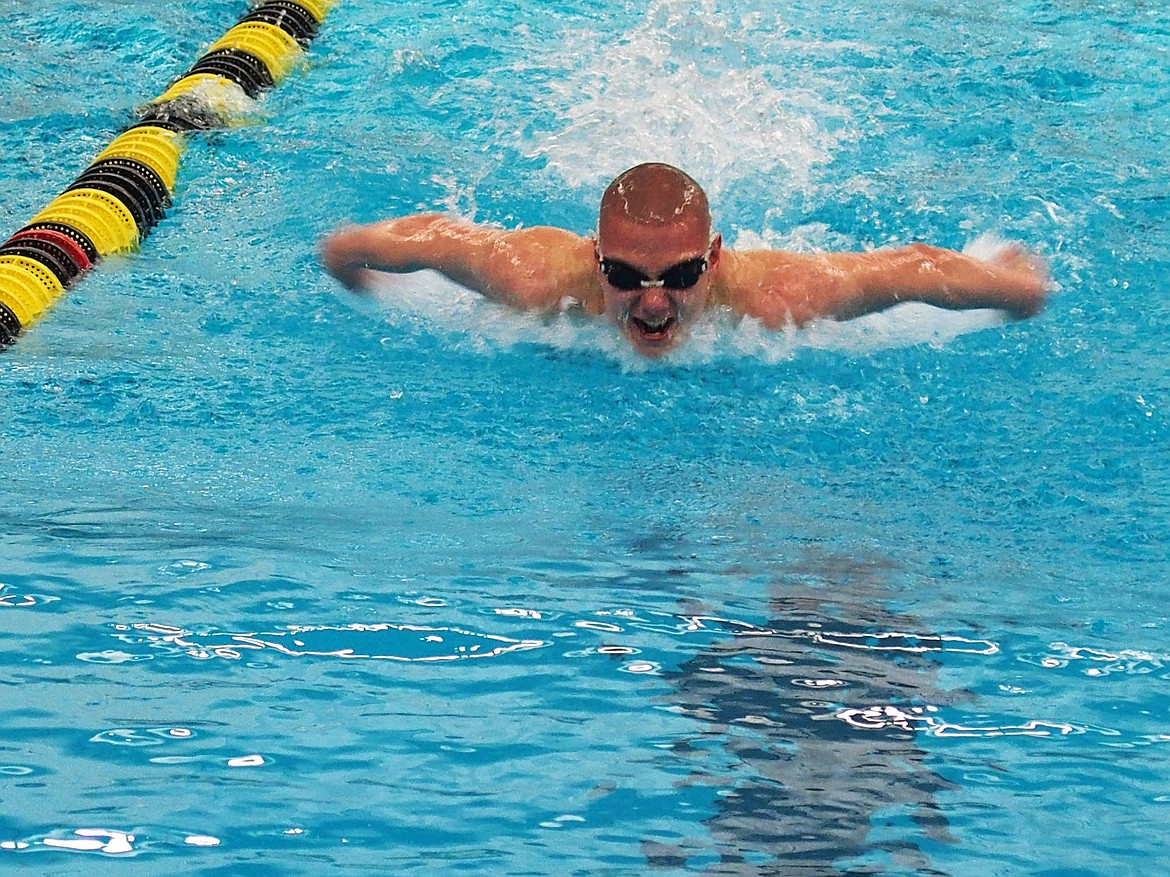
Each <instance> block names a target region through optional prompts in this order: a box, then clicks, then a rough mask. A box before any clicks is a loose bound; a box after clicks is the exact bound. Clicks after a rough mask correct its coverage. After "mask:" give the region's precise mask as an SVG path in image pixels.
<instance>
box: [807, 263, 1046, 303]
mask: <svg viewBox="0 0 1170 877" xmlns="http://www.w3.org/2000/svg"><path fill="white" fill-rule="evenodd" d="M812 258H819V259H821V260H823V269H824V270H825V272H826V276H827V277H828V278H829V280H828V282H824V283H821V284H819V288H820V290H821V292H822V300H821V301H819V302H813V303H810V304H813V305H814V309H818V310H820V311H821V315H823V316H830V317H835V318H837V319H849V318H851V317H857V316H861V315H862V314H867V313H871V312H873V311H879V310H884V309H885V308H889V307H892V306H893V305H896V304H899V303H900V302H906V301H919V302H925V303H926V304H930V305H934V306H936V307H940V308H948V309H951V310H967V309H973V308H996V309H999V310H1003V311H1006V312H1007V313H1009V314H1010V315H1011V316H1012V317H1014V318H1016V319H1023V318H1025V317H1031V316H1034V315H1035V314H1037V313H1039V312H1040V310H1041V309H1042V308H1043V307H1044V302H1045V299H1046V297H1047V294H1048V292H1049V289H1050V286H1051V284H1050V281H1049V277H1048V270H1047V266H1046V264H1045V262H1044V260H1043V259H1041V258H1040V257H1039V256H1036V255H1033V254H1032V253H1029V252H1028V251H1027V250H1025V249H1024V248H1023V247H1021V246H1019V245H1017V244H1011V245H1008V246H1006V247H1004V248H1003V249H1001V250H1000V252H999V253H997V254H996V255H995V256H994V257H992V258H991V259H989V260H987V261H983V260H980V259H974V258H972V257H970V256H966V255H964V254H962V253H958V252H955V251H954V250H946V249H943V248H941V247H932V246H929V245H927V244H912V245H911V246H908V247H903V248H900V249H894V250H876V251H874V252H870V253H841V254H827V255H824V256H820V257H812Z"/></svg>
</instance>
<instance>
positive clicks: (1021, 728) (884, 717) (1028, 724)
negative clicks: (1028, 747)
mask: <svg viewBox="0 0 1170 877" xmlns="http://www.w3.org/2000/svg"><path fill="white" fill-rule="evenodd" d="M835 717H836V718H837V719H840V720H841V721H843V722H845V723H846V724H847V725H850V726H851V727H854V728H858V729H859V730H863V731H884V730H889V729H897V730H901V731H912V732H915V733H920V734H926V735H927V736H930V737H1066V736H1069V735H1077V734H1088V733H1093V734H1100V735H1103V736H1107V737H1119V736H1121V732H1120V731H1116V730H1114V729H1112V728H1103V727H1094V726H1092V725H1075V724H1072V723H1070V722H1048V721H1042V720H1039V719H1029V720H1027V721H1024V722H1019V723H1018V724H1002V725H996V724H965V723H962V722H956V721H951V720H949V719H947V718H945V717H943V716H941V715H940V714H939V708H938V707H936V706H916V707H899V706H893V705H891V704H884V705H877V706H871V707H866V708H865V709H844V710H838V711H837V713H836V714H835Z"/></svg>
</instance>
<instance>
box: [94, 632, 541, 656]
mask: <svg viewBox="0 0 1170 877" xmlns="http://www.w3.org/2000/svg"><path fill="white" fill-rule="evenodd" d="M115 630H117V631H118V634H117V635H118V638H119V639H121V640H122V641H123V642H127V643H131V644H135V645H137V644H145V645H147V646H148V647H150V648H151V649H152V650H160V651H163V652H166V653H170V654H184V655H186V656H187V657H190V658H196V659H198V660H209V659H213V658H223V659H227V660H239V659H241V658H242V657H243V656H244V655H246V654H249V653H253V652H259V651H271V652H276V653H279V654H282V655H287V656H290V657H323V658H354V659H360V658H365V659H371V660H382V661H459V660H465V659H469V658H494V657H499V656H500V655H506V654H510V653H512V652H525V651H530V650H532V649H538V648H541V647H543V646H544V645H546V644H545V643H544V642H543V641H542V640H536V639H526V640H518V639H512V638H510V637H505V636H499V635H496V634H490V633H481V632H476V631H469V630H461V629H459V628H455V627H435V626H424V625H414V624H389V623H379V624H347V625H340V626H332V625H297V626H291V627H289V628H288V629H287V630H283V631H270V632H260V633H224V632H214V633H206V634H196V633H193V632H191V631H188V630H184V629H183V628H179V627H171V626H169V625H164V624H132V625H124V624H119V625H115ZM109 654H110V653H107V652H103V653H100V655H98V656H94V655H91V654H80V655H78V656H77V657H78V658H79V659H81V660H87V661H93V660H100V661H102V662H109V661H110V658H109ZM117 654H118V656H119V658H118V660H119V661H124V660H149V659H150V657H151V656H150V655H149V654H145V655H125V656H123V654H124V653H117Z"/></svg>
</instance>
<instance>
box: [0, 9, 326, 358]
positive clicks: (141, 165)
mask: <svg viewBox="0 0 1170 877" xmlns="http://www.w3.org/2000/svg"><path fill="white" fill-rule="evenodd" d="M335 2H336V0H261V2H259V3H256V4H255V5H253V6H251V7H250V8H249V9H248V11H247V12H246V13H245V14H244V15H243V16H241V17H240V19H239V20H238V21H237V22H236V24H235V25H234V26H233V27H231V28H230V29H229V30H228V31H227V32H226V33H224V35H223V36H222V37H220V38H219V39H218V40H216V41H215V42H214V43H212V44H211V46H210V47H209V48H208V49H207V51H206V52H204V54H203V55H201V56H200V57H199V59H198V60H197V61H196V62H195V63H194V64H193V65H192V66H191V67H190V69H188V70H187V71H186V72H185V73H184V74H183V75H182V76H179V77H178V78H177V79H175V80H174V81H173V82H172V83H171V84H170V85H169V86H168V87H167V88H166V90H165V91H163V92H162V93H161V94H160V95H159V96H158V97H156V98H154V99H153V100H151V101H150V102H149V103H147V104H146V106H145V107H144V108H143V110H142V111H141V114H140V115H141V118H140V119H139V120H138V121H137V122H135V123H134V124H132V125H129V126H128V127H127V128H126V129H125V130H123V131H122V133H120V134H119V135H118V136H116V137H115V138H114V139H113V140H112V141H111V142H110V144H109V145H108V146H107V147H106V148H105V149H103V150H102V151H101V152H99V153H98V154H97V156H96V157H95V158H94V159H93V161H91V162H90V164H89V166H88V167H86V169H85V170H84V171H83V172H82V173H81V174H80V176H78V177H77V179H76V180H74V181H73V182H72V183H70V184H69V185H68V186H66V187H65V190H64V191H62V192H61V194H59V195H58V196H57V197H56V198H54V199H53V200H52V201H50V202H49V203H48V204H47V205H46V206H45V208H44V209H43V210H41V211H40V212H39V213H37V214H36V215H35V216H33V217H32V218H31V219H30V220H29V221H28V222H27V223H26V224H25V225H24V226H23V227H22V228H21V229H20V230H18V231H17V232H16V233H15V234H13V235H12V236H11V237H10V238H8V240H6V241H5V242H4V243H3V244H0V348H3V347H5V346H7V345H9V344H11V343H12V342H13V341H15V340H16V338H17V337H18V336H19V335H20V334H21V332H23V331H24V330H25V329H26V328H27V327H28V326H30V325H31V324H32V323H33V322H35V321H36V320H37V319H38V318H39V317H40V316H41V315H42V314H43V313H44V312H45V311H47V310H48V309H49V308H50V307H51V306H52V305H53V303H54V302H56V301H57V300H58V299H59V298H60V297H61V296H62V295H63V294H64V292H65V290H66V289H68V288H69V287H70V286H71V285H72V284H74V283H76V282H77V280H78V279H79V278H81V277H82V276H84V274H85V272H86V271H88V270H89V269H90V268H92V267H93V266H94V265H95V264H96V263H97V262H99V261H100V260H101V259H102V258H104V257H106V256H109V255H111V254H114V253H124V252H128V251H130V250H133V249H135V248H136V247H137V246H138V244H139V243H140V242H141V241H142V239H143V238H145V237H146V236H147V235H148V234H150V231H151V229H153V228H154V226H155V225H156V224H157V223H158V222H159V220H161V219H162V218H163V216H164V215H165V214H166V211H167V209H168V208H169V207H170V206H171V199H172V196H173V194H174V190H175V181H176V179H177V177H178V172H179V160H180V158H181V157H182V154H183V149H184V147H185V146H186V137H187V135H188V133H189V132H191V131H200V130H207V129H211V128H225V127H229V126H230V125H231V124H232V112H231V110H230V109H229V108H228V107H229V106H230V105H231V104H232V102H231V100H230V96H231V95H232V94H239V93H242V94H243V95H244V96H246V97H248V98H251V99H255V98H257V97H259V96H260V95H261V94H262V93H263V92H264V91H265V90H267V89H269V88H272V87H273V86H275V85H276V84H277V83H279V82H280V81H281V80H282V79H283V78H284V77H286V76H287V75H288V74H289V73H290V72H291V71H292V70H293V68H294V67H295V66H296V65H297V63H298V62H299V61H300V59H301V57H302V56H303V54H304V50H305V48H306V47H307V46H308V45H309V43H310V42H311V41H312V39H313V38H314V37H315V36H316V35H317V31H318V28H319V27H320V25H321V22H322V21H323V20H324V18H325V16H326V14H327V13H328V12H329V10H330V8H331V7H332V6H333V5H334V3H335ZM225 96H227V98H229V99H225ZM235 105H236V106H238V105H239V102H236V103H235Z"/></svg>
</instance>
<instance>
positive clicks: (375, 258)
mask: <svg viewBox="0 0 1170 877" xmlns="http://www.w3.org/2000/svg"><path fill="white" fill-rule="evenodd" d="M566 235H567V236H568V237H570V238H574V239H575V238H576V236H575V235H571V234H570V233H569V232H563V231H561V230H559V229H550V228H531V229H521V230H519V231H504V230H501V229H497V228H492V227H490V226H485V225H478V224H475V223H471V222H467V221H464V220H460V219H453V218H451V217H449V216H444V215H442V214H437V213H422V214H416V215H413V216H404V217H401V218H398V219H389V220H385V221H383V222H376V223H373V224H371V225H350V226H345V227H343V228H340V229H338V230H337V231H335V232H333V233H332V234H330V235H328V236H327V237H326V238H325V239H324V240H323V241H322V243H321V261H322V262H323V264H324V265H325V268H326V269H327V270H328V271H329V273H330V274H332V275H333V276H334V277H336V278H337V279H338V280H339V281H340V282H341V283H342V284H343V285H344V286H345V287H346V288H347V289H351V290H357V291H360V290H363V289H367V288H369V286H370V281H371V279H372V276H371V272H375V271H388V272H392V273H396V274H402V273H407V272H410V271H421V270H424V269H431V270H434V271H438V272H440V273H442V274H444V275H445V276H446V277H448V278H449V279H451V280H453V281H455V282H456V283H458V284H459V285H460V286H464V287H466V288H468V289H471V290H473V291H474V292H478V293H480V294H481V295H483V296H485V297H487V298H490V299H493V300H494V301H498V302H501V303H503V304H508V305H511V306H513V307H517V308H523V309H528V308H542V307H548V306H551V305H552V304H554V303H555V301H554V299H553V294H554V293H555V289H554V288H553V287H552V286H551V285H550V284H549V283H548V271H547V270H542V268H545V269H547V265H546V263H547V262H548V261H549V258H550V255H554V256H555V255H556V253H557V252H558V250H559V249H560V248H561V247H563V245H564V244H566V243H569V242H568V241H566V240H561V239H560V238H561V236H566Z"/></svg>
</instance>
